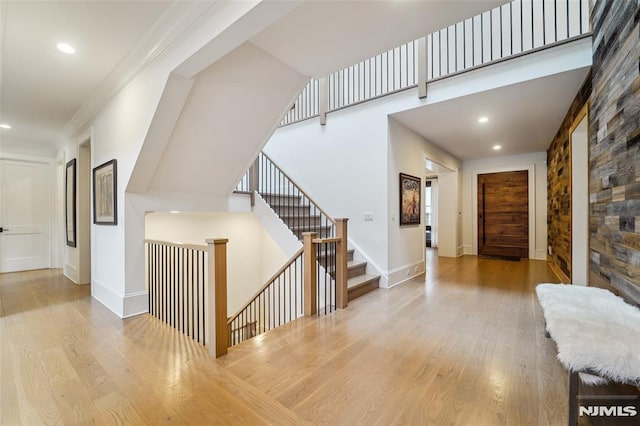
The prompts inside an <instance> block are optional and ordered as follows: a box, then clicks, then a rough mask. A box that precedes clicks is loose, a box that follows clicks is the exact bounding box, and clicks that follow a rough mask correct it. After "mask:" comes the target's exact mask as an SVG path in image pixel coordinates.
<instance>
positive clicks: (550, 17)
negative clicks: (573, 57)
mask: <svg viewBox="0 0 640 426" xmlns="http://www.w3.org/2000/svg"><path fill="white" fill-rule="evenodd" d="M589 31H590V30H589V2H588V0H543V1H540V0H514V1H512V2H511V3H507V4H504V5H502V6H500V7H496V8H494V9H492V10H490V11H487V12H484V13H482V14H480V15H476V16H474V17H473V18H470V19H466V20H464V21H462V22H458V23H457V24H455V25H451V26H449V27H447V28H444V29H442V30H440V31H436V32H434V33H431V34H429V35H427V40H426V45H427V58H428V61H427V79H428V80H435V79H439V78H443V77H446V76H449V75H452V74H455V73H459V72H461V71H466V70H469V69H472V68H475V67H477V66H480V65H485V64H488V63H491V62H494V61H497V60H500V59H504V58H508V57H510V56H513V55H517V54H520V53H524V52H528V51H531V50H534V49H537V48H540V47H545V46H550V45H553V44H555V43H558V42H561V41H564V40H567V39H571V38H573V37H577V36H580V35H583V34H585V33H588V32H589Z"/></svg>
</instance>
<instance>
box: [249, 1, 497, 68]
mask: <svg viewBox="0 0 640 426" xmlns="http://www.w3.org/2000/svg"><path fill="white" fill-rule="evenodd" d="M504 3H508V0H353V1H344V0H309V1H306V2H305V3H303V4H302V5H301V6H299V7H298V8H296V9H295V10H294V11H293V12H291V13H289V14H288V15H287V16H285V17H284V18H282V19H280V21H278V22H277V24H276V25H273V26H271V27H269V28H268V29H266V30H265V31H262V32H261V33H260V34H258V35H257V36H256V37H254V38H253V39H252V40H251V41H252V42H253V43H254V44H256V45H257V46H258V47H260V48H262V49H263V50H266V51H267V52H269V53H271V54H272V55H273V56H275V57H276V58H279V59H280V60H282V61H283V62H285V63H287V64H289V66H291V67H293V68H295V69H297V70H298V71H300V72H301V73H302V74H304V75H308V76H311V77H316V78H319V77H324V76H326V75H329V74H330V73H332V72H335V71H337V70H340V69H342V68H345V67H348V66H350V65H353V64H354V63H357V62H360V61H361V60H364V59H366V58H370V57H372V56H375V55H377V54H379V53H382V52H384V51H387V50H389V49H392V48H394V47H396V46H399V45H401V44H402V43H406V42H408V41H411V40H416V39H417V38H420V37H424V36H425V35H427V34H428V33H431V32H433V31H437V30H440V29H442V28H445V27H447V26H448V25H453V24H455V23H457V22H460V21H463V20H464V19H467V18H471V17H472V16H475V15H477V14H479V13H482V12H485V11H488V10H491V9H493V8H494V7H497V6H499V5H501V4H504Z"/></svg>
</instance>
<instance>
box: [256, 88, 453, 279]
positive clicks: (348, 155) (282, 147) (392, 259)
mask: <svg viewBox="0 0 640 426" xmlns="http://www.w3.org/2000/svg"><path fill="white" fill-rule="evenodd" d="M407 100H408V99H407V98H404V97H403V96H399V97H397V98H395V99H394V98H393V97H390V98H386V99H381V100H377V101H371V102H368V103H366V104H362V105H359V106H355V107H352V108H350V109H348V110H342V111H336V112H334V113H332V114H331V115H330V117H329V122H328V123H327V125H326V126H320V125H319V124H318V122H317V121H315V120H308V121H305V122H302V123H298V124H293V125H290V126H287V127H284V128H281V129H278V130H277V131H276V133H275V134H274V136H273V137H272V138H271V140H270V141H269V143H268V144H267V146H266V147H265V148H264V150H265V152H266V153H267V154H268V155H269V156H270V157H271V158H272V159H273V160H274V161H275V162H276V163H277V164H279V165H280V166H281V167H282V168H283V170H285V172H286V173H287V174H288V175H289V176H291V177H292V179H293V180H294V181H296V182H297V183H298V184H299V185H300V186H301V187H302V188H303V189H304V190H305V191H306V192H307V193H309V194H310V195H311V197H312V198H313V199H314V200H315V201H316V202H317V203H318V204H319V205H320V206H321V207H322V208H323V209H325V210H326V211H327V212H328V213H329V214H330V215H331V216H333V217H346V218H349V239H350V240H352V242H353V244H354V246H356V247H357V249H358V250H359V251H361V252H362V255H363V256H364V257H365V258H366V260H367V261H368V262H370V263H371V264H372V266H373V268H375V269H376V270H377V271H379V272H380V273H382V280H381V285H382V286H392V285H395V284H397V283H399V282H402V281H404V280H406V279H407V278H408V277H412V276H414V275H416V274H419V273H421V272H423V271H424V226H423V225H419V226H411V227H404V226H403V227H399V225H398V223H399V222H398V220H399V218H398V214H399V207H398V198H399V195H398V191H399V189H398V186H399V183H398V179H399V177H398V174H399V173H400V172H402V173H408V174H412V175H415V176H419V177H423V176H424V174H425V161H424V160H425V158H430V159H432V160H434V161H437V162H438V163H439V164H443V165H445V166H448V167H451V168H452V169H453V170H456V171H457V170H458V169H459V167H460V162H459V160H457V159H456V158H454V157H452V156H451V155H450V154H448V153H446V152H444V151H442V150H441V149H439V148H437V147H436V146H434V145H432V144H430V143H429V142H428V141H426V140H425V139H424V138H422V137H421V136H419V135H418V134H416V133H415V132H413V131H411V130H410V129H408V128H407V127H405V126H403V125H402V124H400V123H398V122H397V121H395V120H393V119H391V118H389V113H390V112H395V111H397V110H398V109H399V108H401V105H403V104H404V103H405V101H407ZM408 101H409V102H415V101H414V99H411V100H408ZM453 175H454V176H455V178H454V179H453V180H452V182H451V186H447V185H446V183H445V186H444V188H445V189H447V190H448V191H449V192H448V193H447V194H446V195H441V197H443V198H444V204H442V200H441V202H440V203H441V204H442V205H443V206H445V207H446V208H448V209H449V210H447V214H442V216H443V217H453V218H454V221H453V224H452V225H451V226H450V225H447V227H448V229H452V228H453V229H455V228H456V219H455V218H456V212H457V211H458V193H459V191H458V178H457V175H458V173H457V172H456V173H454V174H453ZM447 197H452V198H450V199H451V202H450V203H447V199H448V198H447ZM452 212H453V213H452ZM365 213H371V214H372V215H373V220H372V221H365V220H364V214H365ZM441 229H444V228H441ZM450 235H451V238H452V241H451V243H450V246H451V249H450V253H449V252H448V250H449V249H448V246H447V244H446V242H445V251H444V252H445V253H449V254H446V255H450V256H456V253H457V243H456V241H457V239H458V234H457V232H455V231H454V232H452V233H451V234H450ZM440 238H441V241H442V238H443V234H442V233H441V234H440ZM445 240H446V238H445Z"/></svg>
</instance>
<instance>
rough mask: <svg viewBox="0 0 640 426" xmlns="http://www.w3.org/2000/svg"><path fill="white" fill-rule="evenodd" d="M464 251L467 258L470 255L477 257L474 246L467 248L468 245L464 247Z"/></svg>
mask: <svg viewBox="0 0 640 426" xmlns="http://www.w3.org/2000/svg"><path fill="white" fill-rule="evenodd" d="M462 251H463V254H464V255H467V256H469V255H471V256H473V255H475V253H474V252H473V246H467V245H464V246H462Z"/></svg>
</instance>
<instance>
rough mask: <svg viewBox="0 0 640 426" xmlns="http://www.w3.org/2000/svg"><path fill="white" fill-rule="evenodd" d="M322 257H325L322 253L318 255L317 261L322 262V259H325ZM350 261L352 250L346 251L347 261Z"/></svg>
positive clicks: (351, 259)
mask: <svg viewBox="0 0 640 426" xmlns="http://www.w3.org/2000/svg"><path fill="white" fill-rule="evenodd" d="M324 258H325V255H324V254H323V255H319V256H318V262H322V263H324V261H325V260H324ZM351 261H353V250H349V251H347V262H351Z"/></svg>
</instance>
